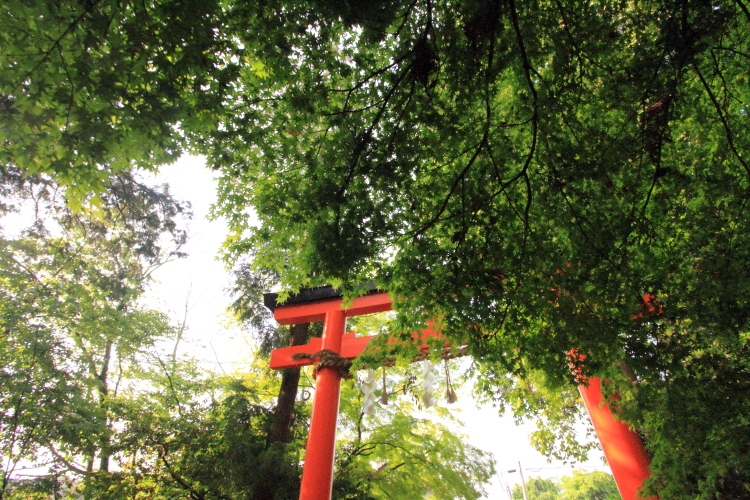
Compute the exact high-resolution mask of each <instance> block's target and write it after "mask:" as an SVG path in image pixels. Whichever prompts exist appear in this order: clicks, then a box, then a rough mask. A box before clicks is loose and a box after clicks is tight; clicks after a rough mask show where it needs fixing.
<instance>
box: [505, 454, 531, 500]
mask: <svg viewBox="0 0 750 500" xmlns="http://www.w3.org/2000/svg"><path fill="white" fill-rule="evenodd" d="M511 472H516V470H515V469H513V470H509V471H508V473H511ZM518 473H519V474H520V475H521V490H523V500H529V495H528V494H527V493H526V481H525V480H524V478H523V469H522V468H521V461H520V460H519V461H518ZM508 495H509V496H510V489H509V490H508Z"/></svg>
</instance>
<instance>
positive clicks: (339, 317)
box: [299, 309, 346, 500]
mask: <svg viewBox="0 0 750 500" xmlns="http://www.w3.org/2000/svg"><path fill="white" fill-rule="evenodd" d="M345 327H346V316H345V313H344V310H343V309H338V310H332V311H328V312H327V313H326V318H325V324H324V328H323V344H322V349H330V350H332V351H334V352H341V339H342V337H343V335H344V329H345ZM340 393H341V375H339V372H338V370H336V369H334V368H322V369H321V370H320V371H319V372H318V375H317V378H316V379H315V398H314V399H313V407H312V415H311V416H310V434H309V435H308V438H307V453H306V454H305V464H304V466H303V468H302V486H301V487H300V496H299V498H300V500H329V499H330V498H331V489H332V487H333V462H334V452H335V443H336V423H337V421H338V415H339V394H340Z"/></svg>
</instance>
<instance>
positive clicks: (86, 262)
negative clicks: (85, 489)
mask: <svg viewBox="0 0 750 500" xmlns="http://www.w3.org/2000/svg"><path fill="white" fill-rule="evenodd" d="M0 174H2V176H1V177H0V182H1V183H2V186H3V190H4V191H5V194H6V195H7V197H6V198H5V202H6V203H5V206H4V208H5V212H10V211H13V210H17V211H21V212H24V211H26V212H27V213H28V211H29V209H32V210H33V212H31V213H32V214H33V215H34V216H35V217H36V218H35V219H34V220H33V224H32V225H31V226H30V227H28V228H25V229H20V230H18V231H16V232H15V233H10V232H9V233H6V232H5V231H3V233H2V234H0V297H2V300H0V332H1V333H0V334H1V335H2V340H3V348H2V349H0V359H2V361H3V368H2V376H0V394H2V398H0V409H1V410H0V411H2V413H3V415H4V416H5V417H6V418H3V419H2V421H0V430H1V431H2V432H0V436H2V437H1V438H0V453H1V454H2V456H3V457H4V462H5V464H6V467H5V470H4V471H3V472H4V475H3V483H2V490H0V494H2V493H4V492H5V490H6V489H8V488H9V484H11V483H8V481H7V480H8V479H9V478H12V477H13V476H14V472H16V469H17V467H18V466H19V464H21V463H42V464H44V466H46V467H47V468H48V469H49V470H51V472H52V476H51V477H53V478H57V477H58V476H59V475H61V474H63V473H76V474H80V475H81V476H79V477H86V476H85V473H87V472H88V473H90V472H92V471H93V470H94V460H95V458H97V459H98V464H97V465H98V470H99V471H100V472H101V473H106V472H107V470H108V467H109V464H110V460H111V458H112V456H113V455H114V454H115V453H116V452H117V450H118V444H117V440H118V436H117V431H116V428H117V425H118V424H119V423H121V422H122V418H123V412H124V409H125V408H126V407H127V404H128V403H127V401H123V400H122V399H121V397H120V391H121V390H124V388H125V386H126V385H127V384H133V383H138V382H136V381H137V380H138V378H137V377H135V376H134V373H135V372H137V370H138V367H139V366H140V365H141V364H142V363H144V362H145V361H146V359H147V358H149V357H154V356H156V357H157V358H158V356H159V354H158V353H159V348H158V346H159V344H160V342H162V341H164V340H166V339H169V338H170V337H171V336H173V335H174V329H173V328H172V327H171V326H170V325H169V323H168V321H167V320H166V318H165V316H164V315H163V314H162V313H160V312H158V311H154V310H151V309H148V308H146V307H143V306H142V305H141V304H140V303H139V299H140V297H141V296H142V294H143V291H144V290H145V286H146V284H147V282H148V277H149V273H150V271H151V270H152V269H153V268H154V267H156V266H159V265H161V264H162V263H163V262H164V261H165V260H166V259H169V258H171V257H172V256H176V255H179V247H180V246H181V245H182V244H183V243H184V241H185V234H184V231H182V230H181V229H179V228H178V226H177V221H176V220H175V219H176V218H177V217H178V216H179V215H180V214H182V213H184V211H185V207H184V206H183V205H182V204H181V203H179V202H177V201H176V200H174V199H173V198H171V196H169V194H168V193H167V192H159V191H155V190H153V189H151V188H148V187H146V186H143V185H141V184H139V183H138V182H136V181H135V179H133V177H132V176H131V175H130V174H125V173H123V174H119V175H118V176H116V177H113V178H112V179H110V180H109V184H108V191H107V192H106V193H102V195H101V201H102V204H101V206H100V209H99V210H98V211H96V212H88V213H78V214H74V213H71V212H70V210H69V209H67V208H65V206H64V200H63V199H62V198H61V196H60V194H59V193H58V191H57V189H56V186H55V185H54V183H52V182H49V181H48V180H45V178H43V177H37V176H34V177H31V178H28V179H23V178H22V177H21V176H20V175H19V172H18V170H16V169H15V168H13V167H7V168H3V169H2V171H0ZM140 383H143V382H142V381H141V382H140ZM55 481H56V479H55ZM55 481H52V482H53V483H54V482H55ZM43 483H44V482H43V481H42V482H41V483H39V484H37V483H28V484H27V483H24V485H25V486H24V488H25V487H26V486H28V487H29V488H31V487H32V486H33V487H34V488H36V487H37V486H38V487H40V488H41V486H40V485H42V486H43ZM44 484H46V483H44ZM19 491H20V490H19Z"/></svg>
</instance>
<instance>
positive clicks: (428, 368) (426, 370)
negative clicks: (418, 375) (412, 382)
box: [422, 359, 435, 408]
mask: <svg viewBox="0 0 750 500" xmlns="http://www.w3.org/2000/svg"><path fill="white" fill-rule="evenodd" d="M434 381H435V376H434V375H433V374H432V363H431V362H430V360H429V359H425V360H423V361H422V390H423V391H424V392H423V393H422V404H424V407H425V408H429V407H430V406H432V405H434V404H435V398H434V397H433V396H432V393H433V391H434V390H435V388H434V387H433V382H434Z"/></svg>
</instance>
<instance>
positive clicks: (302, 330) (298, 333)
mask: <svg viewBox="0 0 750 500" xmlns="http://www.w3.org/2000/svg"><path fill="white" fill-rule="evenodd" d="M309 327H310V323H305V324H302V325H292V327H291V328H290V333H291V337H292V338H291V344H290V345H292V346H296V345H303V344H306V343H307V338H308V330H309ZM299 378H300V369H299V368H286V369H284V370H282V374H281V388H280V389H279V396H278V398H277V400H276V409H275V410H274V412H273V420H272V425H271V430H270V432H269V433H268V438H267V440H266V446H267V447H269V446H271V445H272V444H273V443H287V442H288V441H289V434H290V432H291V428H292V415H293V413H294V402H295V400H296V399H297V390H298V389H299ZM273 483H274V481H273V478H272V477H270V476H266V477H265V478H263V480H262V481H261V482H260V483H259V484H258V486H257V488H256V489H255V494H254V496H253V500H273V495H274V484H273Z"/></svg>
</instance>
